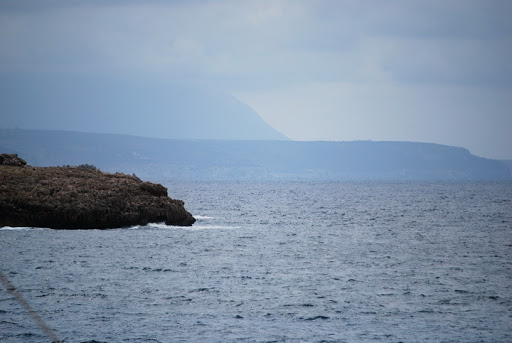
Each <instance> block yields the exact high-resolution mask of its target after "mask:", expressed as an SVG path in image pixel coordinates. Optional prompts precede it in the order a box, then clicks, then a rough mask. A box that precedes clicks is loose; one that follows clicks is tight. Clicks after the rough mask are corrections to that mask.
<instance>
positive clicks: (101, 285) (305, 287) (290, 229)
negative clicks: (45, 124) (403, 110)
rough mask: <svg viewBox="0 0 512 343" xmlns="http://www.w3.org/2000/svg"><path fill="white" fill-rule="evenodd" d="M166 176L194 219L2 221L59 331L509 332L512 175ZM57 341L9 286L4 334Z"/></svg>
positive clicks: (428, 335) (4, 266) (480, 336)
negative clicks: (509, 179)
mask: <svg viewBox="0 0 512 343" xmlns="http://www.w3.org/2000/svg"><path fill="white" fill-rule="evenodd" d="M166 185H167V186H168V187H169V190H170V194H171V195H172V196H174V197H176V198H181V199H184V200H185V201H186V207H187V209H188V210H190V211H191V212H192V213H193V214H194V215H195V216H196V218H198V221H197V223H196V224H194V226H193V227H191V228H176V227H167V226H164V225H150V226H147V227H138V228H130V229H118V230H105V231H99V230H92V231H53V230H49V229H27V228H25V229H10V228H4V229H0V239H1V240H0V248H1V252H2V258H1V262H0V266H1V270H2V271H3V272H4V274H5V275H6V276H7V277H8V278H9V279H10V280H11V281H12V283H13V284H15V285H16V286H17V287H18V289H19V290H20V291H21V292H22V294H23V295H24V297H25V299H26V300H27V301H28V302H29V303H30V304H31V305H32V307H33V308H34V309H36V310H37V311H38V312H39V314H40V315H41V316H42V317H43V318H44V319H45V321H46V322H47V324H48V325H49V326H50V327H51V328H53V330H54V331H55V333H56V334H57V335H58V336H59V337H60V338H61V339H62V340H63V341H65V342H86V341H91V340H96V341H99V342H365V341H370V342H373V341H380V342H400V341H402V342H425V341H431V342H511V341H512V256H511V252H512V183H376V182H375V183H354V182H350V183H300V182H298V183H290V182H287V183H282V182H275V183H271V182H267V183H248V182H225V183H212V182H204V183H178V182H174V183H173V182H168V183H166ZM47 340H48V338H47V337H46V336H45V335H44V334H43V333H42V332H41V330H40V329H39V328H38V327H37V325H36V324H35V323H34V322H33V321H32V319H31V318H30V316H29V315H28V314H27V312H26V311H25V310H24V309H23V308H22V307H21V306H20V304H19V303H18V302H17V301H16V300H14V298H13V297H12V295H11V294H9V293H8V292H7V291H6V290H5V289H4V288H2V289H0V341H2V342H4V341H5V342H25V341H30V342H44V341H47Z"/></svg>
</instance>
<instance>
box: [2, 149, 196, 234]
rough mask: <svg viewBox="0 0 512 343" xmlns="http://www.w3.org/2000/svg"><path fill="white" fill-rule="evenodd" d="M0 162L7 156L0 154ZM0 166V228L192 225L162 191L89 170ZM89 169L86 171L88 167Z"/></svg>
mask: <svg viewBox="0 0 512 343" xmlns="http://www.w3.org/2000/svg"><path fill="white" fill-rule="evenodd" d="M1 156H2V158H3V159H2V161H5V160H9V161H12V160H13V156H12V155H9V156H7V157H8V158H6V154H3V155H1ZM1 164H2V165H0V226H28V227H48V228H53V229H105V228H118V227H126V226H133V225H146V224H148V223H156V222H165V223H166V224H167V225H180V226H189V225H192V224H193V223H194V222H195V219H194V218H193V217H192V215H191V214H190V213H189V212H187V211H186V210H185V208H184V203H183V201H181V200H174V199H171V198H169V197H168V196H167V188H165V187H164V186H162V185H160V184H154V183H150V182H143V181H142V180H140V179H139V178H138V177H136V176H131V175H126V174H123V173H115V174H110V173H105V172H102V171H100V170H98V169H96V168H95V167H94V166H89V165H86V166H85V167H80V166H79V167H31V166H26V165H23V164H21V165H20V164H16V163H14V165H16V166H13V165H12V164H9V165H4V163H3V162H2V163H1ZM91 167H92V168H91Z"/></svg>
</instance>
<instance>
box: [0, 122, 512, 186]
mask: <svg viewBox="0 0 512 343" xmlns="http://www.w3.org/2000/svg"><path fill="white" fill-rule="evenodd" d="M0 151H4V152H10V153H17V154H19V155H20V156H24V157H25V158H27V159H28V160H30V161H31V164H33V165H35V166H54V165H63V164H71V165H80V164H84V163H90V164H94V165H95V166H97V167H98V168H100V169H101V170H104V171H108V172H117V171H121V172H123V173H126V174H133V173H135V174H136V175H138V176H139V177H142V178H144V179H147V180H153V181H157V182H160V181H161V180H304V181H317V180H320V181H321V180H326V181H343V180H394V181H414V180H427V181H457V180H459V181H460V180H501V181H507V180H511V173H510V168H509V165H510V164H509V165H507V163H506V162H504V161H499V160H492V159H487V158H482V157H478V156H475V155H472V154H471V153H470V152H469V151H468V150H467V149H464V148H460V147H452V146H446V145H439V144H432V143H416V142H376V141H354V142H325V141H318V142H303V141H253V140H185V139H158V138H144V137H137V136H129V135H116V134H96V133H82V132H70V131H44V130H22V129H0Z"/></svg>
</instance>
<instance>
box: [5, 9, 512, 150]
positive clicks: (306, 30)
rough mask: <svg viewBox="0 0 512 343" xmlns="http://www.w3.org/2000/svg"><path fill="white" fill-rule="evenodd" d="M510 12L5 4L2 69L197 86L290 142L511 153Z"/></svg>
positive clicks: (511, 57) (511, 13)
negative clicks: (250, 112) (411, 144)
mask: <svg viewBox="0 0 512 343" xmlns="http://www.w3.org/2000/svg"><path fill="white" fill-rule="evenodd" d="M510 18H512V1H509V0H502V1H501V0H428V1H427V0H425V1H424V0H417V1H415V0H363V1H356V0H310V1H306V0H289V1H284V0H283V1H279V0H244V1H240V0H218V1H206V0H204V1H203V0H188V1H163V0H162V1H157V0H153V1H152V0H149V1H141V0H124V1H121V0H105V1H99V0H89V1H85V0H74V1H73V0H68V1H60V0H26V1H19V0H0V73H5V72H20V73H88V74H95V73H96V74H120V75H123V74H124V75H126V74H134V75H145V76H146V77H154V78H169V79H173V80H186V81H187V82H197V83H199V84H202V85H206V86H208V87H212V88H215V89H218V90H221V91H223V92H226V93H228V94H231V95H233V96H235V97H236V98H237V99H239V100H241V101H243V102H245V103H246V104H248V105H249V106H251V107H252V108H253V109H254V110H256V111H257V112H258V113H259V115H260V116H261V117H262V118H263V119H264V120H265V121H266V122H267V123H268V124H270V125H271V126H273V127H274V128H276V129H277V130H279V131H280V132H282V133H283V134H285V135H286V136H288V137H289V138H290V139H293V140H332V141H351V140H375V141H379V140H388V141H389V140H391V141H419V142H432V143H439V144H447V145H454V146H461V147H465V148H467V149H469V150H470V151H471V152H472V153H473V154H475V155H478V156H482V157H488V158H499V159H512V63H511V62H510V61H512V20H510Z"/></svg>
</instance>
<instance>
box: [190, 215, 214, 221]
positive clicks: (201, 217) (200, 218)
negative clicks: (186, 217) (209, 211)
mask: <svg viewBox="0 0 512 343" xmlns="http://www.w3.org/2000/svg"><path fill="white" fill-rule="evenodd" d="M194 218H196V219H197V220H208V219H215V217H209V216H197V215H196V216H194Z"/></svg>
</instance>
